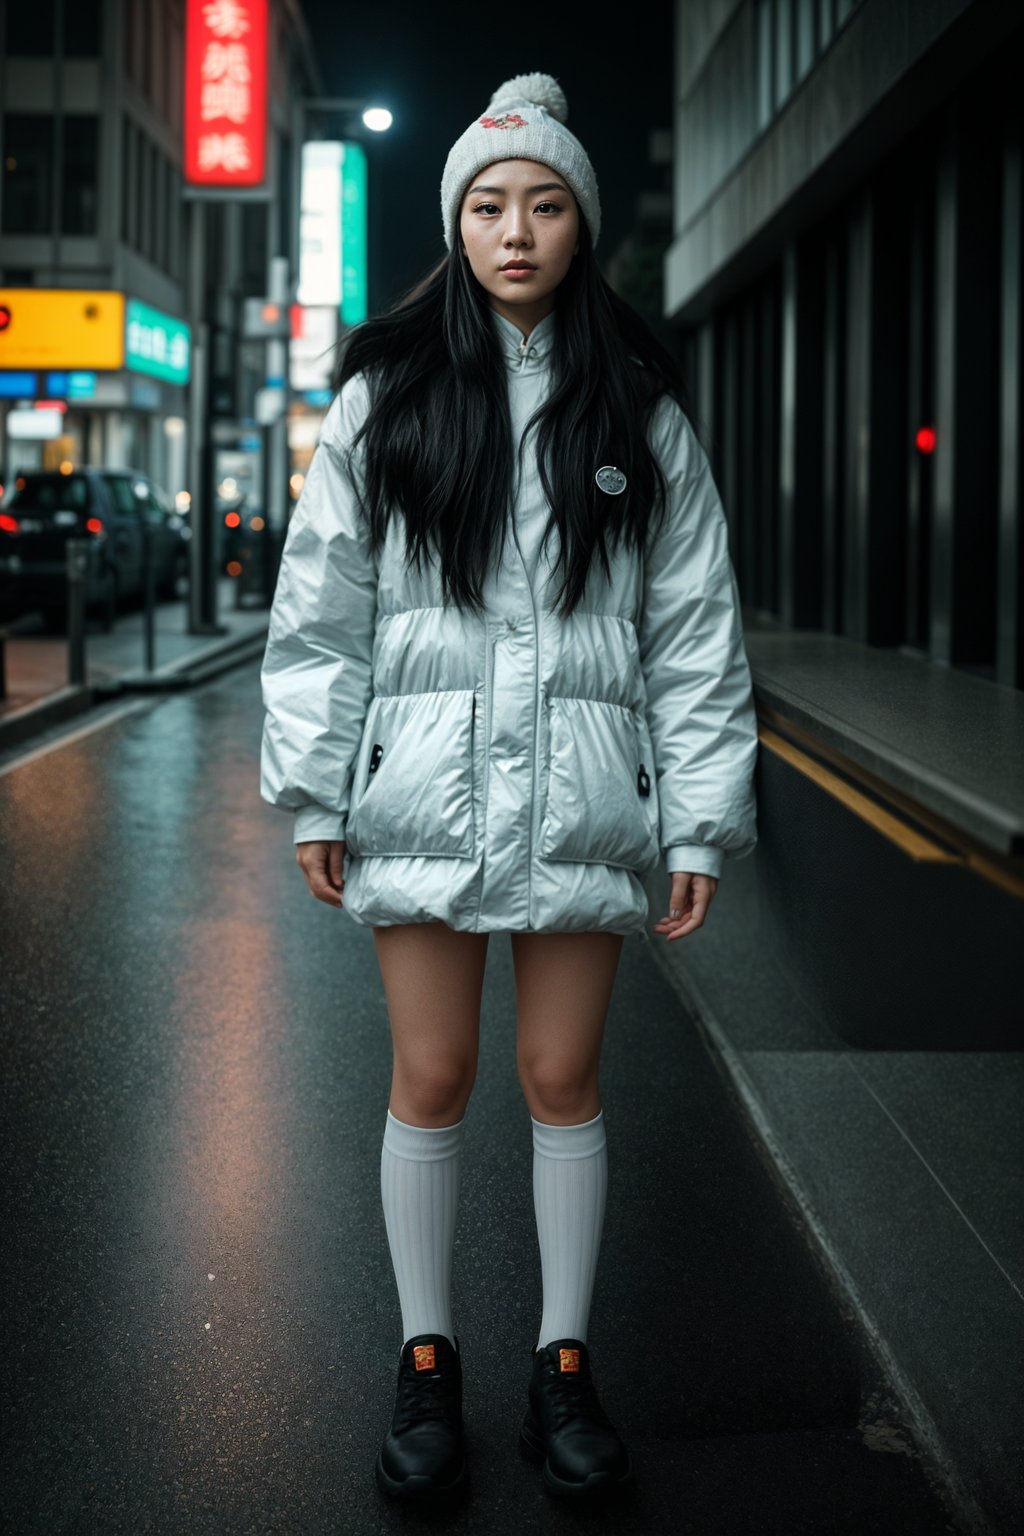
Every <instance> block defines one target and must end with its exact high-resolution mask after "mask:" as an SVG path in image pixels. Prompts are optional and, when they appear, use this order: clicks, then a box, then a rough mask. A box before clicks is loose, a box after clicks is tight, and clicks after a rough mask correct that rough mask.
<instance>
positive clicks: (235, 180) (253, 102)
mask: <svg viewBox="0 0 1024 1536" xmlns="http://www.w3.org/2000/svg"><path fill="white" fill-rule="evenodd" d="M266 146H267V0H188V10H187V12H186V16H185V180H186V182H189V183H190V184H192V185H194V186H209V187H253V186H258V185H259V184H260V183H261V182H262V180H263V177H264V173H265V168H266Z"/></svg>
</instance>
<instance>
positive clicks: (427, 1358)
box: [412, 1344, 437, 1371]
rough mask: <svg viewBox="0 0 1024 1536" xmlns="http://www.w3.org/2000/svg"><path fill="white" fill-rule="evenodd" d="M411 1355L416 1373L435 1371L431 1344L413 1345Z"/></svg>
mask: <svg viewBox="0 0 1024 1536" xmlns="http://www.w3.org/2000/svg"><path fill="white" fill-rule="evenodd" d="M412 1353H413V1359H414V1360H415V1361H416V1369H417V1370H418V1371H433V1370H436V1369H437V1367H436V1366H435V1365H434V1346H433V1344H414V1345H413V1350H412Z"/></svg>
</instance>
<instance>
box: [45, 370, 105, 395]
mask: <svg viewBox="0 0 1024 1536" xmlns="http://www.w3.org/2000/svg"><path fill="white" fill-rule="evenodd" d="M46 393H47V395H48V396H49V398H50V399H51V400H52V399H57V398H59V397H61V396H64V397H66V398H67V399H68V400H91V399H92V397H93V396H94V395H95V393H96V375H95V374H94V373H88V372H75V373H48V374H47V375H46Z"/></svg>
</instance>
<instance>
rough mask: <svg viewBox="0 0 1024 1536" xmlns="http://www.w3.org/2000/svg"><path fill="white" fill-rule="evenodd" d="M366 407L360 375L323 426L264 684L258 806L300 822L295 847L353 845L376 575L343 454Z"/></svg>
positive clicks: (277, 596)
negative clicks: (348, 833) (348, 825)
mask: <svg viewBox="0 0 1024 1536" xmlns="http://www.w3.org/2000/svg"><path fill="white" fill-rule="evenodd" d="M367 405H368V396H367V393H366V385H365V380H364V376H363V375H362V374H357V375H355V377H354V378H352V379H349V380H348V381H347V382H346V383H345V385H344V386H343V388H342V390H341V391H340V393H339V394H338V395H337V396H336V397H335V399H334V401H333V402H332V404H331V407H330V409H329V410H328V412H327V415H326V417H325V418H324V423H323V428H322V430H321V435H320V442H319V444H318V445H317V449H316V452H315V453H314V455H313V459H312V462H311V463H310V466H309V471H308V473H307V475H306V481H305V484H304V486H303V488H302V494H301V495H300V497H299V500H298V502H297V504H296V506H295V508H294V510H293V512H292V516H291V521H290V523H289V525H288V531H287V535H286V537H285V542H284V549H283V551H282V555H281V566H280V570H279V573H278V578H277V586H276V588H275V590H274V600H273V604H272V606H271V610H270V621H269V626H268V630H267V645H266V650H265V652H264V656H263V662H262V668H261V672H260V685H261V690H262V696H263V705H264V709H265V712H266V713H265V716H264V723H263V737H262V744H261V751H260V794H261V796H262V798H263V799H264V800H266V801H267V802H268V803H269V804H270V805H272V806H275V807H276V808H277V809H279V810H282V811H288V812H291V813H293V814H294V817H295V823H294V841H295V842H297V843H300V842H309V841H314V840H319V839H325V840H327V841H332V840H335V841H339V842H343V841H344V840H345V821H346V817H347V814H348V803H349V795H350V791H351V780H352V767H353V763H354V760H355V755H356V752H357V750H358V747H359V741H360V738H361V735H362V731H363V725H364V722H365V718H366V711H367V707H368V705H369V701H370V697H371V695H372V659H373V640H374V631H375V627H376V614H377V569H376V562H375V561H374V559H373V557H372V555H371V553H370V549H369V544H368V538H369V528H368V525H367V523H366V519H365V517H364V515H363V512H362V508H361V504H360V498H359V494H358V492H359V488H360V481H359V479H358V476H359V467H358V466H359V459H360V454H359V452H357V453H356V454H355V455H354V456H353V465H352V467H351V469H346V467H345V460H344V450H345V449H346V448H347V447H348V446H349V444H350V442H351V439H352V436H353V435H354V434H355V432H356V431H357V430H358V427H359V425H360V424H361V422H362V420H363V418H364V416H365V411H366V409H367Z"/></svg>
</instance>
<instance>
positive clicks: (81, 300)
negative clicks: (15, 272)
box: [0, 288, 124, 368]
mask: <svg viewBox="0 0 1024 1536" xmlns="http://www.w3.org/2000/svg"><path fill="white" fill-rule="evenodd" d="M0 320H2V323H0V368H123V367H124V294H123V293H115V292H114V291H113V290H111V289H108V288H101V289H85V288H0Z"/></svg>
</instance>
